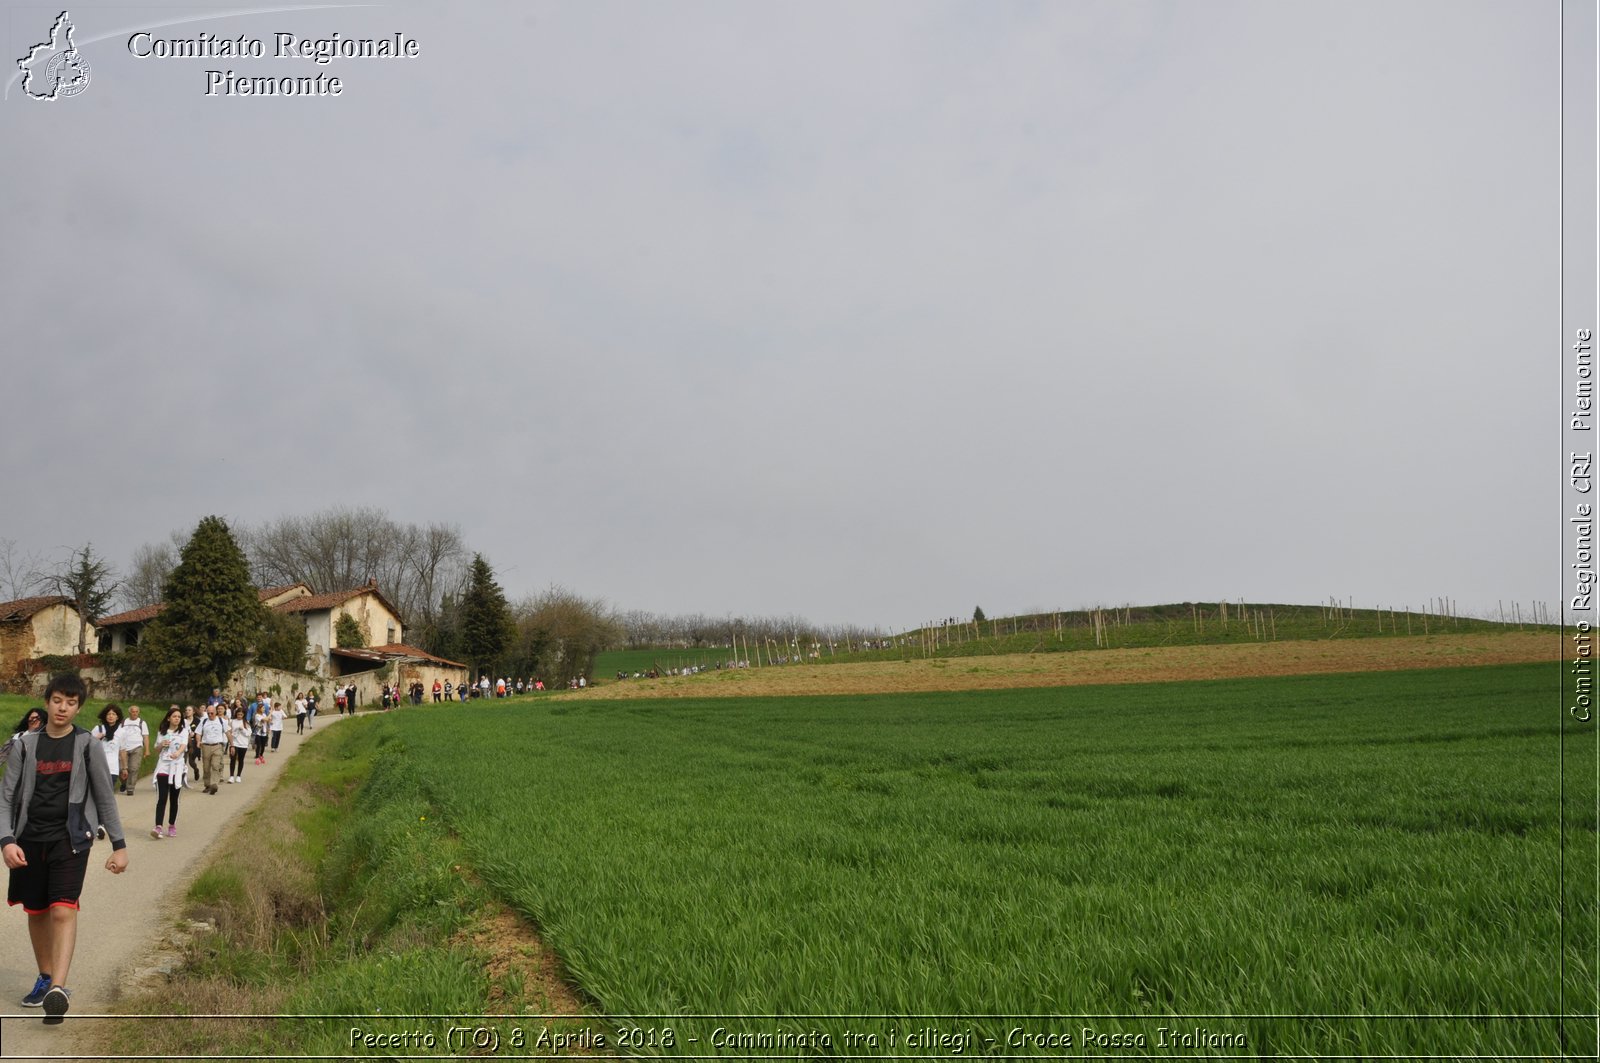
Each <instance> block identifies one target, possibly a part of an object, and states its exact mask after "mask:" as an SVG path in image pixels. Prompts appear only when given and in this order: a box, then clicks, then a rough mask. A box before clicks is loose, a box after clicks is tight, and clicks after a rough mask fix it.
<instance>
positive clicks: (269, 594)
mask: <svg viewBox="0 0 1600 1063" xmlns="http://www.w3.org/2000/svg"><path fill="white" fill-rule="evenodd" d="M302 586H304V584H301V583H291V584H289V585H288V586H285V587H263V588H261V589H260V590H258V591H256V600H257V601H262V602H265V601H267V600H268V599H270V598H276V597H277V596H278V595H280V594H285V593H287V592H289V591H292V590H294V589H295V588H296V587H302ZM293 601H297V602H303V601H305V599H304V598H295V599H293ZM166 607H167V606H166V603H165V602H157V603H156V604H155V605H146V606H144V607H142V608H139V609H129V610H128V611H127V612H126V613H118V614H117V615H116V616H108V617H106V618H105V619H104V620H102V621H100V623H98V624H96V625H95V626H96V627H111V626H113V625H116V624H143V623H144V622H145V621H147V620H154V619H155V618H156V617H158V616H160V615H161V610H163V609H165V608H166ZM274 608H277V607H274Z"/></svg>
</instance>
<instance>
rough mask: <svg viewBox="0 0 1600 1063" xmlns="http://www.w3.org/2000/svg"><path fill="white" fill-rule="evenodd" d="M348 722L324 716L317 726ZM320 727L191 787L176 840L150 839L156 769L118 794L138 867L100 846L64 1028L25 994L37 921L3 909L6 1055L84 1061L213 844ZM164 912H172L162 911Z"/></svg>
mask: <svg viewBox="0 0 1600 1063" xmlns="http://www.w3.org/2000/svg"><path fill="white" fill-rule="evenodd" d="M150 715H151V716H153V715H154V713H151V714H150ZM338 719H339V717H337V716H323V717H321V718H319V720H318V721H317V730H322V729H325V728H327V727H328V726H330V725H331V724H332V723H334V722H335V721H337V720H338ZM313 733H314V732H313V731H308V732H307V733H306V735H305V736H304V737H302V736H300V735H297V734H296V733H295V729H294V725H293V723H292V722H291V723H290V724H289V725H288V726H287V727H286V728H285V730H284V735H283V741H282V744H281V747H280V749H279V750H278V752H277V753H270V752H269V753H268V754H267V763H266V764H265V765H257V764H256V763H255V762H254V759H253V758H247V760H246V762H245V769H244V782H242V783H239V784H237V785H233V784H229V783H227V782H223V783H222V784H221V786H220V787H218V793H216V794H215V795H209V794H206V793H203V792H202V791H201V789H200V787H199V786H198V785H197V786H195V787H194V788H192V789H186V790H184V791H183V794H182V797H181V798H180V800H179V807H178V836H177V837H176V838H162V839H160V840H159V841H158V840H157V839H155V838H152V837H150V826H151V824H152V823H153V822H154V821H155V804H156V795H155V787H154V785H153V783H152V782H151V780H150V778H149V777H148V776H147V777H146V778H145V779H144V780H142V781H141V782H140V783H139V786H138V788H137V789H136V790H135V791H134V794H133V796H132V797H123V796H120V795H119V796H118V797H117V807H118V811H119V814H120V815H121V817H122V825H123V830H124V831H125V832H126V835H127V839H128V870H127V871H126V872H125V873H124V874H122V875H112V874H111V873H110V872H108V871H106V870H105V867H104V866H103V865H104V864H105V858H106V856H107V855H108V854H109V853H110V852H111V848H110V843H108V842H96V843H95V847H94V851H93V853H92V855H91V856H90V857H89V873H88V876H87V878H86V880H85V881H84V884H83V897H82V903H83V908H82V910H81V911H80V913H79V916H78V947H77V950H76V952H75V953H74V956H73V962H72V975H71V978H72V981H71V989H72V1009H71V1011H69V1012H68V1013H67V1019H66V1022H64V1023H62V1024H61V1025H59V1026H46V1025H44V1023H43V1022H42V1021H41V1020H42V1019H43V1015H42V1012H41V1010H40V1009H39V1008H24V1007H23V1006H22V1004H21V1000H22V996H23V994H24V993H26V992H27V991H28V989H29V988H30V987H32V985H33V980H34V978H36V977H37V976H38V972H37V971H35V970H34V968H33V948H32V946H30V945H29V943H28V927H27V918H26V917H25V916H24V915H23V914H22V912H21V910H20V909H8V910H6V911H4V912H0V1059H74V1058H77V1057H76V1056H74V1054H73V1053H74V1052H77V1051H84V1050H85V1049H84V1047H82V1042H83V1041H84V1035H86V1034H91V1033H93V1031H94V1029H95V1027H96V1026H97V1025H98V1024H100V1023H104V1022H107V1021H115V1017H114V1016H108V1014H107V1013H108V1012H109V1010H110V1005H111V1004H112V1003H114V1002H115V1001H116V1000H117V999H118V997H119V996H120V995H121V993H122V991H123V989H124V987H126V986H127V985H128V984H129V982H130V980H131V979H133V978H134V977H135V976H136V975H137V974H138V972H139V971H140V970H141V969H142V968H143V967H144V966H146V964H147V963H148V961H149V959H150V958H151V956H152V954H153V952H154V947H155V944H156V942H157V940H158V939H159V937H160V935H161V933H162V931H163V930H164V929H165V928H166V927H167V926H169V925H171V923H172V922H173V920H174V919H175V918H176V917H177V915H178V913H179V911H180V910H181V909H180V902H181V901H182V899H183V895H184V892H185V891H186V890H187V889H188V887H189V883H190V882H191V881H193V879H194V878H195V876H196V875H197V874H199V873H200V871H202V870H204V868H205V867H206V864H207V859H208V854H209V852H210V850H211V848H212V845H213V843H214V842H216V841H217V839H218V838H219V837H221V836H222V834H223V832H225V831H226V830H228V828H230V827H231V826H233V825H234V824H236V823H238V822H240V813H242V812H243V811H244V810H245V809H247V808H249V807H250V806H251V805H253V804H255V802H256V801H257V800H258V799H259V798H260V797H261V796H262V795H263V794H265V793H266V792H267V791H268V789H270V787H271V784H272V782H273V780H275V779H276V778H277V776H278V772H279V771H280V770H281V769H282V767H283V765H284V763H285V762H286V761H287V760H288V759H289V758H290V757H291V756H293V755H294V752H295V750H296V749H298V748H299V745H300V743H301V742H302V741H304V739H305V738H310V737H311V735H312V734H313ZM146 763H147V764H148V763H149V762H148V761H147V762H146ZM163 912H170V913H172V915H171V917H168V916H163V915H161V914H159V913H163ZM102 1058H103V1057H102Z"/></svg>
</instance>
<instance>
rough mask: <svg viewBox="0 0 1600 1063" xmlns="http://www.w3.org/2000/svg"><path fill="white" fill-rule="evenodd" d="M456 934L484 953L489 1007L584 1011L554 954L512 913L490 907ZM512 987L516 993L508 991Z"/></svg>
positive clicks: (561, 1012) (568, 1012) (567, 1012)
mask: <svg viewBox="0 0 1600 1063" xmlns="http://www.w3.org/2000/svg"><path fill="white" fill-rule="evenodd" d="M458 937H459V938H460V940H462V941H463V942H465V943H466V944H468V945H469V946H471V948H472V949H473V950H474V951H475V952H477V953H479V954H480V955H482V956H483V957H485V963H484V969H485V971H486V972H487V973H488V975H489V983H490V988H489V1008H490V1010H491V1011H497V1012H498V1011H505V1010H508V1009H511V1008H518V1007H525V1008H527V1009H528V1011H530V1012H531V1013H534V1014H539V1015H581V1014H583V1013H584V1012H585V1011H587V1010H588V1009H587V1006H586V1005H585V1004H584V1003H583V1001H582V1000H580V999H579V998H578V996H577V994H576V993H574V992H573V989H572V984H571V982H570V981H569V980H568V978H567V976H566V973H565V971H564V970H563V969H562V966H561V961H560V960H559V959H558V958H557V957H556V954H555V952H554V951H553V950H551V948H550V947H549V946H548V945H546V944H545V943H544V941H543V939H541V938H540V937H539V935H538V933H537V931H535V930H534V929H533V927H531V926H529V925H528V923H527V921H526V920H524V919H522V918H521V917H520V916H518V915H517V914H516V913H515V912H512V911H510V910H509V909H506V908H501V907H499V906H495V907H493V908H491V909H489V910H487V911H485V912H483V913H480V914H479V916H478V917H477V918H475V919H474V920H473V922H472V925H471V926H470V927H469V928H467V929H466V930H465V931H463V932H462V933H461V934H459V935H458ZM512 986H518V987H520V992H517V993H513V992H511V991H510V989H509V987H512Z"/></svg>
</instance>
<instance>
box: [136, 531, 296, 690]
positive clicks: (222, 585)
mask: <svg viewBox="0 0 1600 1063" xmlns="http://www.w3.org/2000/svg"><path fill="white" fill-rule="evenodd" d="M162 602H163V603H164V605H165V608H164V609H162V611H161V613H160V615H158V616H157V617H156V618H155V619H154V620H152V621H150V626H149V627H147V628H146V629H145V633H144V637H143V638H141V639H140V640H139V644H138V645H137V646H135V647H134V648H133V650H132V651H130V652H131V653H132V654H133V655H134V656H133V660H132V661H131V662H130V664H131V668H130V669H129V678H130V679H131V680H133V683H134V685H135V686H136V687H137V688H139V689H142V690H145V691H148V692H150V693H162V694H180V693H181V694H185V695H194V696H204V695H205V694H206V693H207V692H209V691H210V690H211V688H212V687H216V686H222V685H223V684H224V683H226V682H227V681H228V677H229V676H231V675H233V673H234V671H235V670H236V669H237V668H238V667H239V666H240V665H241V664H243V663H244V662H245V661H247V660H249V659H250V656H251V653H252V652H253V651H254V649H255V646H256V643H257V640H258V639H260V638H261V635H262V632H263V629H264V628H265V627H266V626H267V623H268V621H267V618H266V613H267V610H266V609H265V607H263V606H262V604H261V600H260V598H259V597H258V596H257V595H256V589H255V587H253V586H251V583H250V565H249V562H248V561H246V560H245V556H244V551H243V550H241V549H239V544H238V543H237V542H236V541H235V540H234V538H233V533H232V532H231V531H230V530H229V529H228V524H227V522H226V521H224V520H223V519H222V518H221V517H206V518H205V519H204V520H202V521H201V522H200V523H199V525H198V526H197V527H196V528H195V530H194V534H193V535H192V536H190V537H189V541H188V542H187V543H186V544H185V545H184V547H183V550H182V552H181V553H180V554H179V557H178V565H177V567H176V568H174V569H173V570H172V574H171V575H170V576H168V577H167V582H166V586H165V587H164V588H163V589H162Z"/></svg>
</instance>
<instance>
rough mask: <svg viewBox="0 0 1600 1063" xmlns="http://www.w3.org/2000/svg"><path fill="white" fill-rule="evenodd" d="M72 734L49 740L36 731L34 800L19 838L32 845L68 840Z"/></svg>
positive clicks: (72, 765) (48, 737) (73, 743)
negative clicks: (37, 735)
mask: <svg viewBox="0 0 1600 1063" xmlns="http://www.w3.org/2000/svg"><path fill="white" fill-rule="evenodd" d="M73 737H74V732H71V731H69V732H67V734H66V735H65V736H63V737H61V738H51V737H50V736H49V735H48V734H46V733H45V732H44V731H40V732H39V744H38V745H36V746H35V747H34V749H35V751H36V752H37V754H38V758H37V763H36V765H35V768H34V771H35V773H36V777H35V778H34V782H33V798H32V800H30V801H29V802H28V825H27V826H26V827H24V828H22V837H24V838H26V839H28V840H29V841H35V842H54V841H65V840H66V837H67V795H68V793H69V792H70V791H71V789H72V772H73V770H74V769H75V767H76V765H74V764H73V762H72V749H73V746H74V745H75V744H76V743H75V742H74V741H73Z"/></svg>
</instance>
